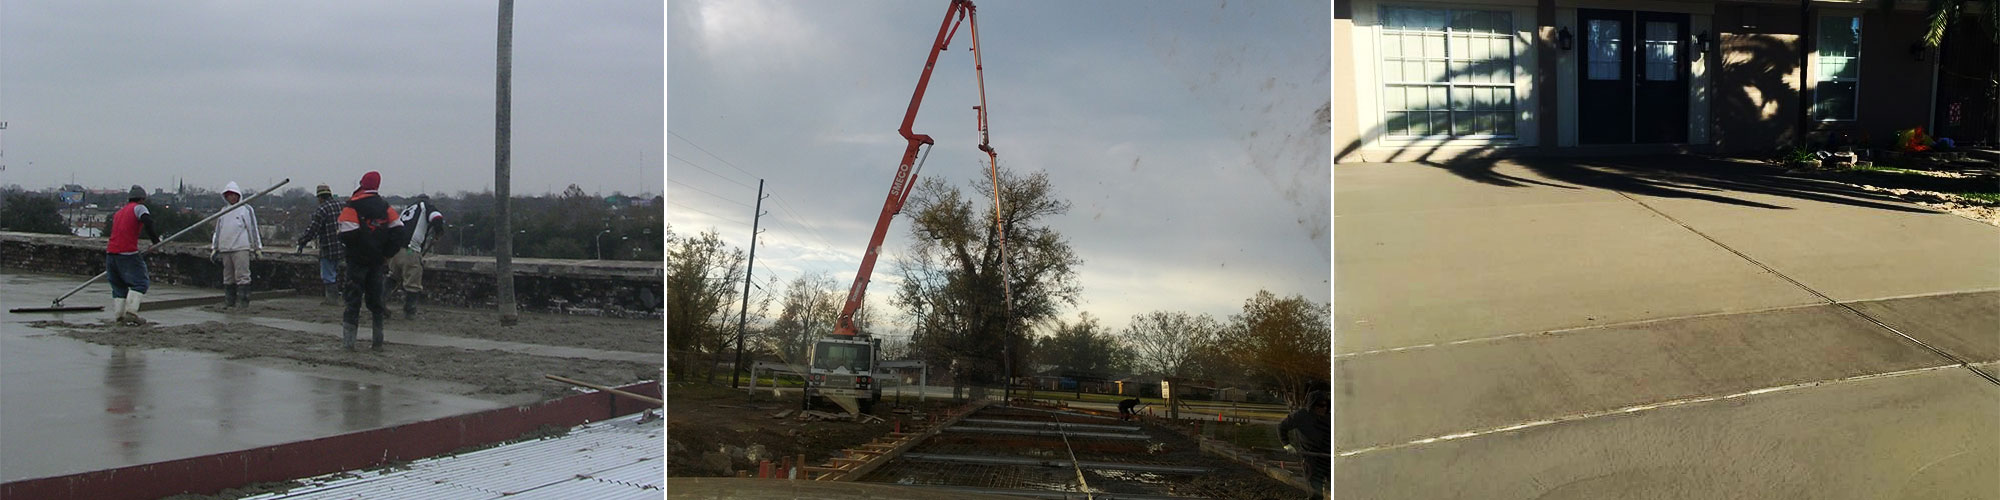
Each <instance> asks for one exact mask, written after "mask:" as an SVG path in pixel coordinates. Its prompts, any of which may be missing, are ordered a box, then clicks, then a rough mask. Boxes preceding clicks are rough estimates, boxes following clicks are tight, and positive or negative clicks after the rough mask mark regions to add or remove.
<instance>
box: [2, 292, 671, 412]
mask: <svg viewBox="0 0 2000 500" xmlns="http://www.w3.org/2000/svg"><path fill="white" fill-rule="evenodd" d="M274 302H275V301H274ZM32 325H33V326H37V327H47V328H54V329H57V330H59V331H61V332H62V334H63V335H65V336H69V337H73V338H76V339H80V340H83V341H86V342H91V343H96V344H103V345H110V346H132V347H142V348H167V349H184V350H192V351H207V352H216V353H222V354H224V355H227V356H229V357H230V358H232V359H274V360H284V361H289V362H294V363H298V364H302V365H305V366H307V367H314V366H325V367H337V368H346V369H356V370H362V371H366V372H371V373H380V374H386V375H391V376H397V377H408V378H414V379H420V380H430V381H445V382H452V383H457V384H463V385H464V386H469V387H473V388H475V389H471V390H469V391H466V395H481V396H500V397H501V398H499V399H503V400H516V399H517V398H518V399H528V400H542V399H551V398H556V397H561V396H565V395H569V394H574V393H575V392H576V391H574V390H573V389H571V386H569V385H567V384H562V383H557V382H554V381H550V380H547V379H545V378H543V375H545V374H556V375H562V376H565V377H570V378H574V379H578V380H584V381H588V382H594V383H599V384H606V385H624V384H629V383H634V382H639V381H644V380H659V379H661V374H660V367H659V366H657V365H647V364H643V363H634V362H629V361H606V360H594V359H574V358H555V357H544V356H533V355H527V354H519V353H512V352H505V351H490V350H470V349H458V348H451V347H432V346H415V345H403V344H390V345H389V346H387V348H386V349H385V350H384V352H379V353H378V352H371V351H369V350H368V348H367V341H368V338H367V335H368V332H366V331H363V332H361V338H360V339H359V342H357V343H356V344H357V346H358V347H359V348H360V351H358V352H350V351H347V350H346V349H343V348H342V347H341V346H340V342H339V340H337V339H334V338H331V337H327V336H323V335H316V334H304V333H298V332H292V331H287V330H281V329H277V328H270V327H266V326H262V325H255V324H249V323H224V322H220V321H210V322H206V323H201V324H195V325H183V326H175V327H157V326H115V325H111V324H108V323H89V324H74V323H64V322H50V321H42V322H36V323H32ZM528 395H532V396H534V397H533V398H527V397H525V396H528Z"/></svg>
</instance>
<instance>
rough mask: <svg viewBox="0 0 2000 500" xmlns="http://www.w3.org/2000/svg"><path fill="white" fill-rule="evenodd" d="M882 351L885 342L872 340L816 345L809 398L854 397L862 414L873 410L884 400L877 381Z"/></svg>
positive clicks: (827, 341)
mask: <svg viewBox="0 0 2000 500" xmlns="http://www.w3.org/2000/svg"><path fill="white" fill-rule="evenodd" d="M881 351H882V349H881V341H879V340H876V339H873V338H869V337H861V336H856V337H852V338H838V337H828V338H823V339H820V340H819V341H818V342H815V343H814V344H813V350H812V373H811V374H810V375H808V377H807V382H808V383H807V384H806V395H807V396H808V397H809V398H810V399H812V400H814V401H817V400H820V399H823V398H827V399H831V398H852V399H853V400H854V401H855V402H856V403H857V404H858V405H859V406H860V408H859V409H860V411H861V413H868V412H870V411H873V409H874V407H875V402H876V401H880V400H881V399H882V387H881V385H880V383H879V382H878V381H877V380H876V373H877V371H876V368H877V366H878V365H879V364H880V363H879V362H880V353H881Z"/></svg>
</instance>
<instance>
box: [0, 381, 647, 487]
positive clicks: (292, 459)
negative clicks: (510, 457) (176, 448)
mask: <svg viewBox="0 0 2000 500" xmlns="http://www.w3.org/2000/svg"><path fill="white" fill-rule="evenodd" d="M618 389H620V390H624V391H628V392H632V393H636V394H642V395H646V396H653V397H659V396H660V384H659V383H658V382H643V383H638V384H632V385H627V386H624V387H619V388H618ZM651 406H652V405H649V404H646V403H641V402H636V401H624V402H618V401H614V400H613V397H612V396H611V395H610V394H606V393H602V392H593V393H590V394H578V395H574V396H568V397H564V398H561V399H554V400H549V401H543V402H540V403H536V404H532V405H526V406H516V407H512V408H498V409H493V410H487V411H483V412H479V413H469V414H465V415H458V416H452V417H445V418H440V419H436V420H427V421H423V422H416V423H410V424H404V425H399V426H395V427H386V428H381V429H373V430H366V431H360V432H352V433H348V434H341V435H337V436H328V437H324V438H319V439H312V440H307V441H299V442H293V443H285V444H280V445H274V446H266V447H262V448H255V449H249V450H241V451H232V452H225V453H217V454H214V455H208V456H201V457H194V458H185V459H180V460H172V461H167V462H159V463H151V464H143V465H134V466H129V467H121V468H116V469H106V470H100V471H92V472H84V473H79V474H71V475H67V476H56V477H46V478H39V479H27V480H22V481H15V482H11V483H6V484H0V498H7V499H14V498H22V499H30V498H32V499H45V500H63V499H93V500H95V499H127V498H129V499H135V500H140V499H145V500H150V499H155V498H161V497H166V496H171V495H177V494H182V493H193V494H212V493H215V492H219V491H222V490H224V489H229V488H235V487H240V486H244V485H249V484H252V483H261V482H272V481H285V480H291V479H299V478H306V477H312V476H318V475H322V474H331V473H334V472H340V471H345V470H354V469H364V468H369V467H375V466H379V465H383V464H387V463H390V462H395V461H408V460H416V459H419V458H426V457H432V456H437V455H441V454H444V453H447V452H450V451H452V450H456V449H459V448H464V447H467V446H478V445H485V444H492V443H498V442H501V441H506V440H509V439H514V438H516V437H520V436H521V435H522V434H526V433H528V432H531V431H534V430H536V429H537V428H540V427H541V426H544V425H550V426H557V427H574V426H577V425H582V424H585V423H589V422H591V421H596V420H605V419H608V418H613V417H617V416H620V415H629V414H632V413H637V412H638V411H639V410H641V409H644V408H649V407H651Z"/></svg>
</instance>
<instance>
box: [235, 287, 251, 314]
mask: <svg viewBox="0 0 2000 500" xmlns="http://www.w3.org/2000/svg"><path fill="white" fill-rule="evenodd" d="M236 306H237V307H241V308H244V309H249V308H250V285H236Z"/></svg>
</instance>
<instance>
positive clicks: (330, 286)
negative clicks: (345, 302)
mask: <svg viewBox="0 0 2000 500" xmlns="http://www.w3.org/2000/svg"><path fill="white" fill-rule="evenodd" d="M339 303H340V284H339V283H327V284H326V300H322V301H320V303H319V305H323V306H330V305H335V304H339Z"/></svg>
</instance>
